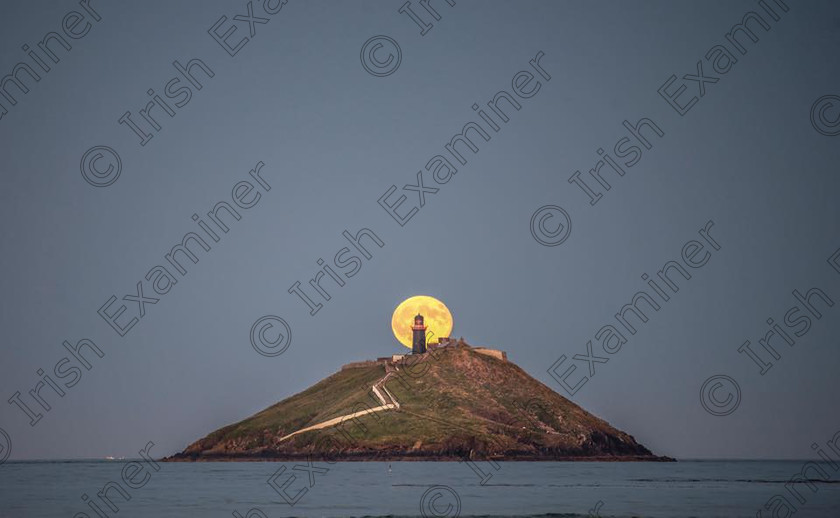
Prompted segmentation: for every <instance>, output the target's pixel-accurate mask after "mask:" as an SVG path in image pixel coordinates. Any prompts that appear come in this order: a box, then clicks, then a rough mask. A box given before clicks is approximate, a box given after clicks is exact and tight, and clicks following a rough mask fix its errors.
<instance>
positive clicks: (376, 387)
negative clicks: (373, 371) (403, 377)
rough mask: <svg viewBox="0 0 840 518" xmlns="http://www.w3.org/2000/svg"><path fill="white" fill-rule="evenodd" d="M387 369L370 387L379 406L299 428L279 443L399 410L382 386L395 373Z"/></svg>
mask: <svg viewBox="0 0 840 518" xmlns="http://www.w3.org/2000/svg"><path fill="white" fill-rule="evenodd" d="M388 367H389V366H386V368H385V370H386V372H387V374H385V376H384V377H383V378H382V379H381V380H379V381H377V382H376V383H374V384H373V386H372V387H371V389H372V390H373V393H374V394H375V395H376V397H377V399H379V401H380V402H381V403H382V405H381V406H377V407H373V408H368V409H367V410H360V411H358V412H353V413H351V414H345V415H342V416H338V417H334V418H332V419H329V420H327V421H323V422H321V423H318V424H314V425H312V426H307V427H306V428H301V429H300V430H298V431H296V432H292V433H290V434H289V435H286V436H283V437H281V438H280V441H285V440H286V439H288V438H290V437H294V436H295V435H297V434H299V433H303V432H309V431H311V430H321V429H323V428H329V427H330V426H336V425H338V424H341V423H343V422H344V421H346V420H347V419H355V418H357V417H362V416H365V415H368V414H372V413H374V412H382V411H384V410H399V409H400V403H399V401H397V398H395V397H394V395H393V394H391V391H390V390H388V388H387V387H385V385H384V384H385V382H386V381H388V378H390V377H391V375H392V374H394V372H395V371H389V370H388ZM394 369H396V370H399V368H398V367H397V366H396V365H395V366H394ZM380 389H382V392H385V395H386V396H388V399H385V397H384V396H383V395H382V392H380ZM388 400H390V403H389V402H388ZM280 441H278V442H280Z"/></svg>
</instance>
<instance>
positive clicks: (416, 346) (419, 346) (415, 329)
mask: <svg viewBox="0 0 840 518" xmlns="http://www.w3.org/2000/svg"><path fill="white" fill-rule="evenodd" d="M411 333H412V336H411V353H412V354H423V353H425V352H426V325H425V324H423V315H420V314H419V313H418V314H417V316H415V317H414V325H413V326H411Z"/></svg>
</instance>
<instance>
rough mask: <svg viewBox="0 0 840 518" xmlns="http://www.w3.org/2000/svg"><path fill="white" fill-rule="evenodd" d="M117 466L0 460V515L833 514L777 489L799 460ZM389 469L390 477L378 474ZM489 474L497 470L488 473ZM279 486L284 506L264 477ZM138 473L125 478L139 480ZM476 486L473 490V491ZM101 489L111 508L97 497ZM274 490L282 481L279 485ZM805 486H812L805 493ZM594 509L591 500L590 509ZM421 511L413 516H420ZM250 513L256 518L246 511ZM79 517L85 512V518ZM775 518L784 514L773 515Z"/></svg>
mask: <svg viewBox="0 0 840 518" xmlns="http://www.w3.org/2000/svg"><path fill="white" fill-rule="evenodd" d="M125 462H126V461H95V462H83V461H67V462H60V461H59V462H52V461H49V462H48V461H43V462H11V461H10V462H7V463H6V464H4V465H2V466H0V518H18V517H25V518H30V517H39V518H40V517H53V516H56V517H59V516H61V517H68V518H101V517H99V516H97V513H96V512H95V511H93V510H91V508H89V507H88V505H87V504H86V503H85V502H84V501H83V500H82V496H83V495H88V496H89V497H90V498H91V499H92V500H93V501H94V502H97V503H98V505H99V508H100V510H101V511H102V513H103V514H102V516H103V517H107V518H114V517H118V518H124V517H128V518H130V517H155V518H169V517H213V516H218V517H232V516H235V515H234V514H233V513H234V511H235V512H238V513H239V514H240V516H241V517H242V518H262V516H263V515H264V516H266V517H268V518H275V517H288V516H318V517H321V516H336V517H338V516H342V517H345V516H352V517H363V516H370V517H374V516H394V517H399V516H406V517H409V516H412V517H413V516H424V515H425V516H426V517H432V516H455V515H459V516H461V517H479V516H494V517H502V516H517V517H519V516H544V517H586V516H590V513H592V514H591V516H596V515H600V516H603V517H608V516H614V517H628V516H652V517H663V518H664V517H669V518H670V517H676V518H682V517H750V518H754V517H756V516H758V515H757V512H758V511H759V510H762V511H763V516H772V515H773V514H772V513H771V512H769V511H767V510H766V509H765V508H764V507H763V506H764V504H765V503H766V502H768V500H770V499H771V497H773V496H774V495H784V496H785V497H786V498H787V499H788V501H789V502H790V503H791V504H794V505H795V506H796V509H797V512H796V515H795V516H796V518H800V517H811V516H813V517H827V518H836V517H840V472H836V471H834V470H833V469H832V468H831V467H830V466H829V465H828V464H826V463H820V467H822V469H823V470H824V471H825V472H826V473H828V474H829V476H830V480H826V481H823V480H819V479H817V480H813V477H814V476H815V475H818V474H817V473H816V472H815V471H813V470H812V471H809V472H808V475H809V476H810V477H812V479H811V480H810V481H805V480H800V481H798V482H797V483H795V484H794V485H793V486H791V487H792V488H793V490H794V491H796V492H798V493H799V494H800V495H801V496H802V497H803V498H805V500H806V502H805V504H800V503H799V501H797V500H796V498H795V497H794V496H793V495H792V494H791V493H790V492H789V491H788V490H786V489H785V484H786V483H787V482H788V480H789V479H790V478H791V477H793V476H794V475H796V474H798V473H799V472H800V470H801V469H802V467H803V464H804V461H682V462H677V463H624V462H618V463H609V462H603V463H602V462H534V463H531V462H501V463H496V464H495V466H494V465H493V464H490V463H488V462H480V461H479V462H476V463H475V464H474V465H473V467H472V468H470V466H469V465H467V464H465V463H458V462H392V463H387V462H384V463H380V462H359V463H356V462H347V463H335V464H326V463H324V462H313V463H312V464H311V465H309V466H307V465H306V463H302V462H298V463H295V462H277V463H273V462H244V463H238V462H230V463H227V462H222V463H195V464H190V463H171V464H170V463H162V464H159V467H160V471H154V470H153V469H151V470H150V471H149V473H150V478H149V480H148V482H147V483H146V485H145V486H143V487H140V488H137V489H131V488H129V487H128V486H126V484H125V483H124V482H123V481H122V479H121V470H122V469H123V466H124V465H125ZM389 466H390V471H389ZM496 467H498V469H496ZM282 468H285V469H284V470H283V471H282V473H279V474H278V475H277V476H276V477H275V480H274V482H275V486H277V487H284V488H285V491H286V494H287V498H289V499H290V500H291V499H292V498H295V497H297V498H298V500H296V502H295V504H294V506H291V505H290V504H288V503H286V502H285V501H284V498H283V497H282V496H281V495H280V494H279V493H278V492H277V491H275V490H274V489H273V488H272V487H271V486H270V485H269V484H268V483H267V480H268V479H269V478H270V477H272V475H273V474H275V473H277V472H278V471H279V470H281V469H282ZM142 478H143V476H142V474H141V475H138V476H137V478H136V480H142ZM482 478H483V479H484V483H483V484H482ZM108 482H116V483H119V484H121V486H120V487H122V488H123V490H124V491H125V492H126V494H127V495H128V496H129V500H128V501H126V500H125V499H124V498H123V497H122V496H120V494H119V493H118V490H117V489H114V487H113V485H112V489H111V490H110V491H109V492H108V496H109V497H110V500H111V501H112V502H113V505H114V507H115V508H116V509H118V510H117V511H114V510H113V508H109V507H108V506H107V504H106V503H105V502H103V501H102V500H101V499H100V498H99V497H97V496H96V493H97V492H99V491H101V490H102V488H103V486H105V485H106V484H108ZM284 484H285V485H284ZM812 488H813V489H812ZM599 502H600V504H599ZM421 507H422V509H421ZM251 509H259V510H260V511H261V512H262V513H264V514H263V515H261V514H259V513H258V512H256V511H255V512H252V513H251V514H250V516H249V515H248V512H249V510H251ZM85 513H86V514H85ZM779 515H780V516H784V513H781V514H779Z"/></svg>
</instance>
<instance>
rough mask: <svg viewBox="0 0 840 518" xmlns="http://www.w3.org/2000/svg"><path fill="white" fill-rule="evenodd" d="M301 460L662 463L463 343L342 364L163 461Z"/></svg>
mask: <svg viewBox="0 0 840 518" xmlns="http://www.w3.org/2000/svg"><path fill="white" fill-rule="evenodd" d="M386 375H387V378H386ZM383 378H386V379H385V380H384V381H382V380H383ZM375 384H377V387H378V389H377V390H373V389H372V387H373V386H374V385H375ZM377 392H378V394H377ZM394 400H395V401H394ZM360 414H363V415H360ZM330 420H332V421H330ZM318 426H323V428H321V429H317V430H310V431H303V432H299V431H300V430H302V429H304V428H307V427H318ZM294 432H299V433H297V434H295V435H293V436H289V435H290V434H293V433H294ZM306 457H311V458H313V459H329V460H392V459H393V460H398V459H401V460H412V459H414V460H456V459H462V458H465V457H470V458H495V459H504V460H583V459H591V460H670V459H666V458H662V457H657V456H654V455H653V454H652V453H651V452H650V451H649V450H648V449H647V448H645V447H644V446H642V445H640V444H638V443H637V442H636V441H635V440H634V439H633V437H632V436H630V435H628V434H626V433H624V432H622V431H620V430H617V429H615V428H613V427H612V426H610V425H609V424H608V423H607V422H605V421H603V420H602V419H599V418H597V417H595V416H593V415H592V414H590V413H588V412H586V411H585V410H583V409H582V408H580V407H579V406H577V405H575V404H574V403H572V402H571V401H569V400H567V399H566V398H564V397H563V396H561V395H559V394H557V393H556V392H554V391H552V390H551V389H549V388H548V387H547V386H545V385H543V384H542V383H540V382H539V381H537V380H535V379H534V378H532V377H531V376H529V375H528V374H527V373H525V371H523V370H522V369H520V368H519V367H517V366H516V365H515V364H513V363H511V362H509V361H506V360H503V359H498V358H494V357H490V356H487V355H486V354H479V353H478V352H476V350H475V349H472V348H471V347H469V346H466V345H458V346H450V347H443V348H440V349H437V350H433V351H430V352H427V353H426V354H423V355H415V356H408V357H406V358H405V359H404V360H401V361H397V362H368V363H367V364H362V365H361V366H358V367H352V368H345V369H343V370H341V371H339V372H337V373H335V374H333V375H332V376H330V377H328V378H326V379H324V380H323V381H321V382H319V383H317V384H316V385H314V386H312V387H310V388H309V389H307V390H305V391H303V392H301V393H299V394H296V395H294V396H292V397H290V398H287V399H285V400H283V401H281V402H279V403H277V404H275V405H273V406H271V407H269V408H267V409H265V410H263V411H262V412H259V413H257V414H255V415H253V416H251V417H249V418H247V419H245V420H243V421H240V422H238V423H235V424H232V425H229V426H226V427H224V428H221V429H219V430H216V431H215V432H212V433H211V434H209V435H208V436H207V437H205V438H203V439H200V440H198V441H196V442H195V443H193V444H191V445H190V446H189V447H187V449H185V450H184V451H183V452H182V453H179V454H176V455H174V456H173V457H171V458H169V459H167V460H185V461H189V460H249V459H252V460H270V459H275V460H287V459H299V458H306Z"/></svg>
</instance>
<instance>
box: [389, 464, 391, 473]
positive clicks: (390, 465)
mask: <svg viewBox="0 0 840 518" xmlns="http://www.w3.org/2000/svg"><path fill="white" fill-rule="evenodd" d="M390 472H391V465H390V464H388V473H390Z"/></svg>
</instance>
